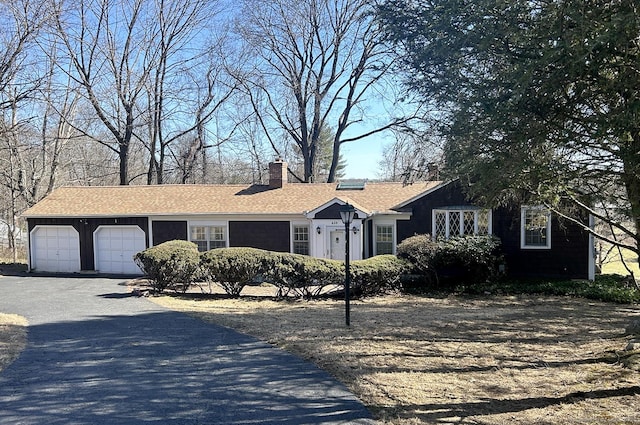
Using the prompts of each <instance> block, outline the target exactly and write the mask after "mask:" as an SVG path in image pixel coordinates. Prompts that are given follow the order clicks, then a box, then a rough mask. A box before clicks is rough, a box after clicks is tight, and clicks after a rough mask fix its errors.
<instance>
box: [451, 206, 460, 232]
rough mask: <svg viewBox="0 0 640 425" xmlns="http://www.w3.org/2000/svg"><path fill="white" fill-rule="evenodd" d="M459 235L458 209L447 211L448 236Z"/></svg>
mask: <svg viewBox="0 0 640 425" xmlns="http://www.w3.org/2000/svg"><path fill="white" fill-rule="evenodd" d="M455 236H460V211H450V212H449V237H450V238H453V237H455Z"/></svg>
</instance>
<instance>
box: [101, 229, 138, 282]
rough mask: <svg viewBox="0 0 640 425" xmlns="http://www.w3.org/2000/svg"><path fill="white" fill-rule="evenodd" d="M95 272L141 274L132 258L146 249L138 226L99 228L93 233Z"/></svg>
mask: <svg viewBox="0 0 640 425" xmlns="http://www.w3.org/2000/svg"><path fill="white" fill-rule="evenodd" d="M93 240H94V252H95V257H96V258H95V261H96V270H97V271H99V272H100V273H115V274H142V272H141V271H140V268H139V267H138V266H137V265H136V263H135V262H134V261H133V256H134V255H135V254H136V253H137V252H140V251H143V250H144V249H145V248H146V244H145V237H144V232H143V231H142V229H141V228H140V227H138V226H101V227H98V229H97V230H96V231H95V233H94V238H93Z"/></svg>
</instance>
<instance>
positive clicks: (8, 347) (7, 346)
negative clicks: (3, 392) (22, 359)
mask: <svg viewBox="0 0 640 425" xmlns="http://www.w3.org/2000/svg"><path fill="white" fill-rule="evenodd" d="M26 344H27V319H25V318H24V317H22V316H18V315H16V314H5V313H0V371H2V370H3V369H4V368H6V367H7V366H8V365H10V364H11V363H12V362H13V361H14V360H15V359H16V358H18V355H19V354H20V353H21V352H22V350H24V347H25V346H26Z"/></svg>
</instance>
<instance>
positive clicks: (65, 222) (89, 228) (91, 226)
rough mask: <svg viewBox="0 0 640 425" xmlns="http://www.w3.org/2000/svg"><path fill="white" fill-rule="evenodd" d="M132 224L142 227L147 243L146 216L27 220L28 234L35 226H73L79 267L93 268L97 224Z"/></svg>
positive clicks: (84, 268)
mask: <svg viewBox="0 0 640 425" xmlns="http://www.w3.org/2000/svg"><path fill="white" fill-rule="evenodd" d="M128 225H134V226H138V227H140V228H141V229H142V231H143V232H144V235H145V243H146V244H147V245H148V240H149V235H148V233H149V232H148V228H149V227H148V220H147V218H146V217H112V218H30V219H28V220H27V226H28V228H29V235H31V231H32V230H33V229H34V228H35V227H36V226H73V228H74V229H76V231H77V232H78V235H79V238H80V269H81V270H95V264H94V255H93V254H94V253H93V233H94V232H95V231H96V229H97V228H98V227H99V226H128Z"/></svg>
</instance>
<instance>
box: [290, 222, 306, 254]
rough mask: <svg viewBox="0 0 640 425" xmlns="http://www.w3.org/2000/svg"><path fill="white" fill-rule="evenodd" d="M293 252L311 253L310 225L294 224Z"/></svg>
mask: <svg viewBox="0 0 640 425" xmlns="http://www.w3.org/2000/svg"><path fill="white" fill-rule="evenodd" d="M293 253H294V254H302V255H309V226H307V225H294V226H293Z"/></svg>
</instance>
